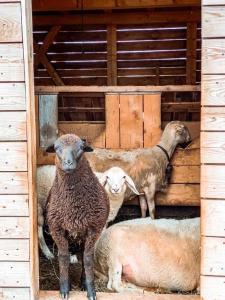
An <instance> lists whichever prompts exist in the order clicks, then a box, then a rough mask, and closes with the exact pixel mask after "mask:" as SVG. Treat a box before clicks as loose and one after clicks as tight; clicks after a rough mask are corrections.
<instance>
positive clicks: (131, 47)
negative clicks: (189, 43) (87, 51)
mask: <svg viewBox="0 0 225 300" xmlns="http://www.w3.org/2000/svg"><path fill="white" fill-rule="evenodd" d="M185 48H186V41H185V40H183V41H182V40H181V41H179V40H178V41H176V40H173V41H151V42H149V41H148V42H138V43H137V42H136V41H134V42H126V43H123V42H118V43H117V49H118V51H141V50H174V49H178V50H180V49H185Z"/></svg>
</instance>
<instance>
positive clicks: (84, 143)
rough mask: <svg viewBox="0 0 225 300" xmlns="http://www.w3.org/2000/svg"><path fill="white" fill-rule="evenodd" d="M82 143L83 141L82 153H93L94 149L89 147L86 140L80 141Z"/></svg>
mask: <svg viewBox="0 0 225 300" xmlns="http://www.w3.org/2000/svg"><path fill="white" fill-rule="evenodd" d="M82 141H83V151H84V152H93V151H94V149H93V148H92V147H91V146H90V145H88V144H87V140H86V139H82Z"/></svg>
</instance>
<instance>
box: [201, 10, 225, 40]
mask: <svg viewBox="0 0 225 300" xmlns="http://www.w3.org/2000/svg"><path fill="white" fill-rule="evenodd" d="M202 13H203V15H204V18H202V36H203V38H209V37H210V38H212V37H222V38H223V37H224V32H223V29H224V26H225V7H223V6H220V7H218V6H215V7H207V6H206V7H203V8H202Z"/></svg>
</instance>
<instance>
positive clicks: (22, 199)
mask: <svg viewBox="0 0 225 300" xmlns="http://www.w3.org/2000/svg"><path fill="white" fill-rule="evenodd" d="M28 215H29V212H28V196H27V195H0V216H3V217H10V216H14V217H15V216H28Z"/></svg>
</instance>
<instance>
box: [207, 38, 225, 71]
mask: <svg viewBox="0 0 225 300" xmlns="http://www.w3.org/2000/svg"><path fill="white" fill-rule="evenodd" d="M224 54H225V40H224V39H205V40H203V41H202V60H203V61H204V63H203V65H202V72H203V74H224V73H225V71H224V68H225V55H224Z"/></svg>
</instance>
